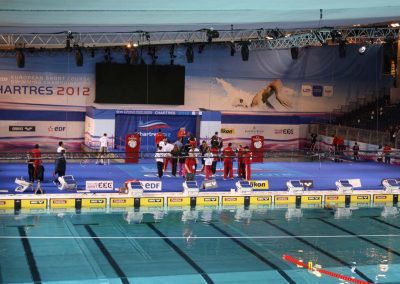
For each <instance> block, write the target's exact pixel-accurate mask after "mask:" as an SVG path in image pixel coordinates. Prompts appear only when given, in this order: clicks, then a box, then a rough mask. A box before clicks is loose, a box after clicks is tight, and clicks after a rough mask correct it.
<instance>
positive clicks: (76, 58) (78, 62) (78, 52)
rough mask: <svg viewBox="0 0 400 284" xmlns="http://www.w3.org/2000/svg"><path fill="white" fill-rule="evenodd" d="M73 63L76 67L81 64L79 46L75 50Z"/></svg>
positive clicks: (81, 58)
mask: <svg viewBox="0 0 400 284" xmlns="http://www.w3.org/2000/svg"><path fill="white" fill-rule="evenodd" d="M75 63H76V66H78V67H82V66H83V54H82V51H81V49H80V48H78V49H77V50H76V51H75Z"/></svg>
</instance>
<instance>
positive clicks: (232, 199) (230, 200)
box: [222, 196, 244, 206]
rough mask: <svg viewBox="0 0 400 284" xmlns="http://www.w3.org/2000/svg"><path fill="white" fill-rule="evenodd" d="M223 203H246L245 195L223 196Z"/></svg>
mask: <svg viewBox="0 0 400 284" xmlns="http://www.w3.org/2000/svg"><path fill="white" fill-rule="evenodd" d="M222 205H223V206H225V205H244V196H223V197H222Z"/></svg>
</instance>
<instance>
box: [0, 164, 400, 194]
mask: <svg viewBox="0 0 400 284" xmlns="http://www.w3.org/2000/svg"><path fill="white" fill-rule="evenodd" d="M44 166H45V179H44V182H43V183H42V188H43V190H44V192H45V193H60V190H58V189H57V187H56V186H55V185H54V184H53V182H52V181H53V179H54V178H53V176H52V172H53V170H54V165H53V164H52V163H47V164H45V165H44ZM235 166H236V165H234V174H235V180H229V179H228V180H223V172H222V164H219V165H218V167H217V175H216V177H215V178H216V180H217V183H218V188H216V189H214V190H213V191H221V192H227V191H229V190H230V189H231V188H232V187H233V186H234V183H235V182H236V181H237V180H238V178H237V177H236V175H237V172H236V167H235ZM67 174H70V175H73V176H74V178H75V179H76V181H77V183H78V189H85V182H86V181H88V180H89V181H93V180H94V181H98V180H112V181H114V187H122V186H123V184H124V182H125V181H127V180H130V179H138V180H159V179H158V177H157V175H156V174H157V173H156V165H155V163H152V162H149V161H145V162H141V163H139V164H118V163H114V164H110V165H95V164H88V165H85V166H81V165H80V164H79V163H68V165H67ZM17 177H24V178H25V179H27V178H28V177H27V165H26V164H23V163H1V164H0V189H1V190H2V192H1V193H2V194H4V193H6V194H7V193H8V194H13V193H15V192H14V189H15V188H16V184H15V182H14V181H15V178H17ZM251 178H252V180H260V181H265V180H268V184H269V188H268V191H282V190H286V189H287V187H286V182H287V181H288V180H293V179H299V180H313V181H314V188H312V189H311V190H335V189H336V186H335V182H336V181H337V180H339V179H360V180H361V187H359V188H355V189H356V190H380V189H382V185H381V180H382V179H383V178H400V168H399V166H396V165H387V164H378V163H375V162H355V163H352V162H350V163H348V162H346V163H333V162H330V161H325V162H321V163H320V162H265V163H262V164H261V163H260V164H253V165H252V176H251ZM196 180H197V181H198V183H199V184H201V182H202V181H203V180H204V174H203V173H201V172H199V171H198V172H197V175H196ZM161 181H162V191H163V192H180V191H182V182H183V178H182V177H174V176H172V175H171V169H170V168H168V169H167V171H166V173H165V174H164V176H163V178H162V179H161ZM70 192H73V191H70ZM63 193H65V191H64V192H63Z"/></svg>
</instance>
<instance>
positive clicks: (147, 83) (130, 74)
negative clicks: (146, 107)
mask: <svg viewBox="0 0 400 284" xmlns="http://www.w3.org/2000/svg"><path fill="white" fill-rule="evenodd" d="M95 102H96V103H110V104H162V105H183V104H184V103H185V66H181V65H144V64H140V65H129V64H114V63H98V64H96V99H95Z"/></svg>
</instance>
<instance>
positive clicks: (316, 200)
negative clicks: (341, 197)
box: [301, 195, 322, 204]
mask: <svg viewBox="0 0 400 284" xmlns="http://www.w3.org/2000/svg"><path fill="white" fill-rule="evenodd" d="M301 204H322V195H302V196H301Z"/></svg>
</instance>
